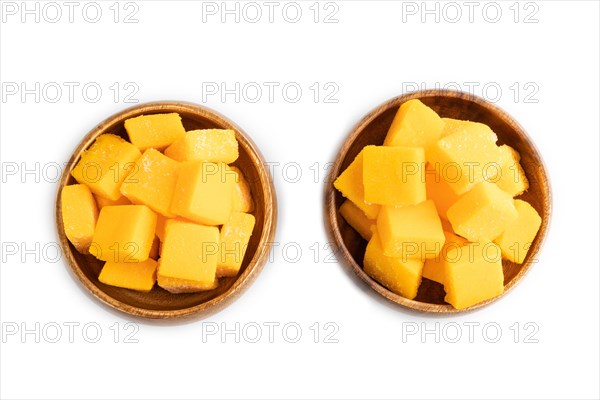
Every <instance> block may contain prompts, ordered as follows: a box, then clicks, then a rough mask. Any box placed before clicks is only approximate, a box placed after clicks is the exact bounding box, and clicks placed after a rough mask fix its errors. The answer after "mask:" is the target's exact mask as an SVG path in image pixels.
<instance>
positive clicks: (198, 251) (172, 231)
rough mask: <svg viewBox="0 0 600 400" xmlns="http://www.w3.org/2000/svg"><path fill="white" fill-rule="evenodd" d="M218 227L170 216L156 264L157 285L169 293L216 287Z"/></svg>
mask: <svg viewBox="0 0 600 400" xmlns="http://www.w3.org/2000/svg"><path fill="white" fill-rule="evenodd" d="M218 255H219V229H218V228H217V227H215V226H204V225H199V224H195V223H192V222H183V221H177V220H170V221H169V223H168V224H167V225H166V231H165V241H164V242H163V246H162V253H161V257H160V263H159V266H158V285H159V286H161V287H162V288H163V289H165V290H168V291H170V292H172V293H185V292H197V291H202V290H210V289H213V288H214V287H215V279H216V272H217V261H218Z"/></svg>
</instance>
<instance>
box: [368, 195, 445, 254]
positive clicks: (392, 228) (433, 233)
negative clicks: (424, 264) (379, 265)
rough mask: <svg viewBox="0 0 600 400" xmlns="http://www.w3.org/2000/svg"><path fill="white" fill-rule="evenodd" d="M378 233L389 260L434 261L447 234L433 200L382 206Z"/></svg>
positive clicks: (378, 220) (378, 218)
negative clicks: (412, 259)
mask: <svg viewBox="0 0 600 400" xmlns="http://www.w3.org/2000/svg"><path fill="white" fill-rule="evenodd" d="M377 231H378V232H379V236H380V238H381V244H382V247H383V252H384V254H385V255H386V256H388V257H400V258H401V259H402V260H405V259H406V258H419V259H422V260H424V259H426V258H435V257H437V255H438V254H439V253H440V251H441V249H442V246H443V245H444V240H445V237H444V231H443V230H442V223H441V222H440V217H439V215H438V213H437V211H436V209H435V205H434V203H433V201H432V200H427V201H424V202H422V203H420V204H417V205H414V206H405V207H399V208H397V207H389V206H383V207H382V208H381V211H380V212H379V216H378V217H377Z"/></svg>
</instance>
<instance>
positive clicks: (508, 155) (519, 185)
mask: <svg viewBox="0 0 600 400" xmlns="http://www.w3.org/2000/svg"><path fill="white" fill-rule="evenodd" d="M498 150H499V151H500V168H501V169H500V174H499V175H498V176H497V177H496V179H494V182H495V183H496V185H498V187H499V188H500V189H502V190H504V191H505V192H506V193H508V194H510V195H511V196H513V197H515V196H518V195H520V194H522V193H523V192H525V191H526V190H527V189H528V188H529V181H528V180H527V176H525V171H524V170H523V167H522V166H521V164H520V163H519V161H520V160H521V156H520V155H519V153H518V152H517V151H516V150H515V149H513V148H512V147H510V146H507V145H502V146H500V147H499V148H498Z"/></svg>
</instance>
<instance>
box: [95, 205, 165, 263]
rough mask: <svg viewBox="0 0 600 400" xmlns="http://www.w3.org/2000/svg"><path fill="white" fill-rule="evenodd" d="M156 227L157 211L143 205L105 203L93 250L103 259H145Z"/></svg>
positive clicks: (133, 260) (97, 226)
mask: <svg viewBox="0 0 600 400" xmlns="http://www.w3.org/2000/svg"><path fill="white" fill-rule="evenodd" d="M155 230H156V214H155V213H154V211H152V210H151V209H150V208H148V207H146V206H144V205H127V206H106V207H104V208H102V210H100V215H99V216H98V223H97V224H96V230H95V231H94V237H93V239H92V243H91V245H90V253H92V254H93V255H94V256H95V257H96V258H98V259H99V260H103V261H113V262H128V263H133V262H137V261H144V260H146V259H148V257H149V255H150V249H151V248H152V241H153V240H154V236H155V235H154V233H155Z"/></svg>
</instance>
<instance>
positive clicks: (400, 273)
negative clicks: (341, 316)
mask: <svg viewBox="0 0 600 400" xmlns="http://www.w3.org/2000/svg"><path fill="white" fill-rule="evenodd" d="M363 265H364V267H363V268H364V271H365V273H366V274H367V275H369V276H370V277H371V278H373V279H375V280H376V281H377V282H379V283H381V284H382V285H383V286H385V287H387V288H388V289H390V290H391V291H392V292H394V293H396V294H399V295H400V296H404V297H406V298H408V299H414V298H415V297H416V296H417V292H418V290H419V285H420V284H421V272H422V270H423V261H421V260H419V259H417V258H407V259H404V260H403V259H402V258H401V257H388V256H386V255H385V253H384V251H383V246H382V245H381V241H380V239H379V234H378V233H377V229H374V232H373V237H371V240H369V243H368V244H367V249H366V251H365V258H364V262H363Z"/></svg>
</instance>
